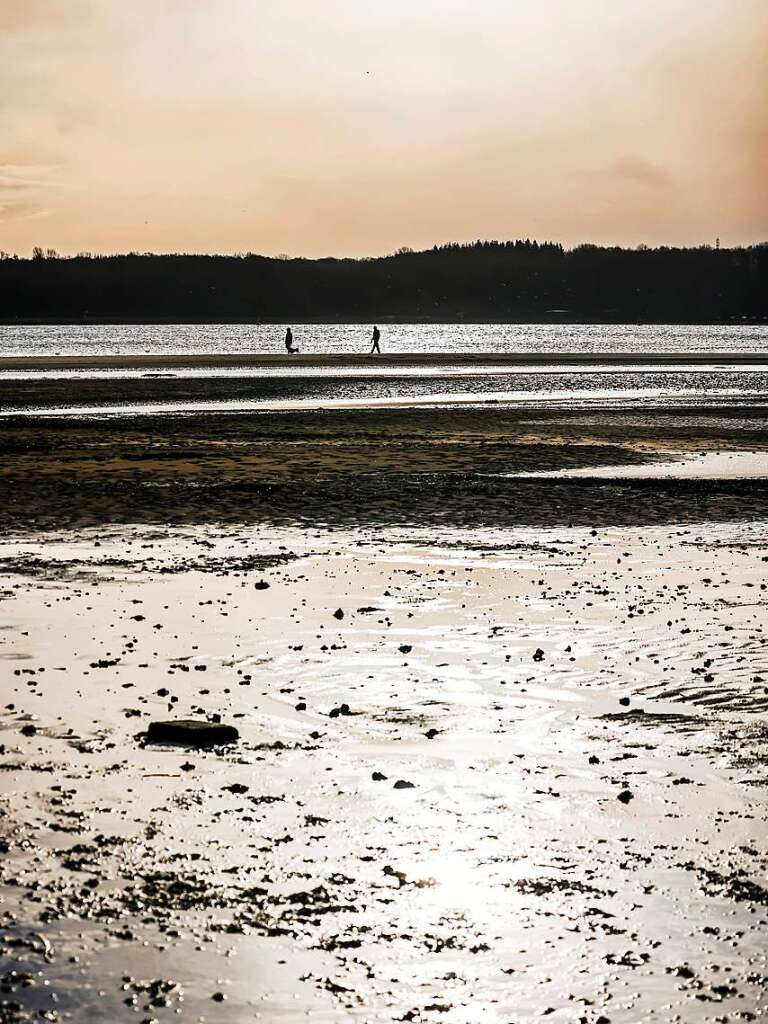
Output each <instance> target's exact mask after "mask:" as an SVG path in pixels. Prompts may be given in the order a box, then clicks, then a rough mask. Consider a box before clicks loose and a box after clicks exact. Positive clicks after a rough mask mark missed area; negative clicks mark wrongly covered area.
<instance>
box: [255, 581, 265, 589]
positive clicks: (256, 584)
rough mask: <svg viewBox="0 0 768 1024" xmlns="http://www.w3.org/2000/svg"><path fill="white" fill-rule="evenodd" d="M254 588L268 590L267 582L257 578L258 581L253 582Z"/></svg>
mask: <svg viewBox="0 0 768 1024" xmlns="http://www.w3.org/2000/svg"><path fill="white" fill-rule="evenodd" d="M253 589H254V590H269V583H267V581H266V580H259V582H258V583H254V585H253Z"/></svg>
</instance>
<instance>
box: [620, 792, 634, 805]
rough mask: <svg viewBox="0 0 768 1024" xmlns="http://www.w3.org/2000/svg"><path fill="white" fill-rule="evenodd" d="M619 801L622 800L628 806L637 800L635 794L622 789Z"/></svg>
mask: <svg viewBox="0 0 768 1024" xmlns="http://www.w3.org/2000/svg"><path fill="white" fill-rule="evenodd" d="M616 799H617V800H621V802H622V803H623V804H628V803H629V801H630V800H634V799H635V795H634V793H631V792H630V791H629V790H628V789H622V791H621V792H620V793H619V795H618V796H617V797H616Z"/></svg>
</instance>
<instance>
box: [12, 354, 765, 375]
mask: <svg viewBox="0 0 768 1024" xmlns="http://www.w3.org/2000/svg"><path fill="white" fill-rule="evenodd" d="M456 364H461V365H466V366H470V367H471V366H500V367H504V366H510V367H511V366H539V365H546V366H556V365H563V366H584V365H616V366H633V365H637V364H640V365H652V364H658V365H659V366H676V365H686V364H688V365H690V364H693V365H697V366H710V365H714V364H720V365H727V366H745V365H750V364H756V365H768V352H693V353H691V352H521V353H514V354H512V353H491V352H482V353H478V352H436V353H430V354H426V353H420V352H413V353H407V352H402V353H391V354H390V353H385V354H383V355H381V356H376V357H372V356H369V355H367V354H359V355H358V354H354V353H347V352H344V353H338V354H335V353H334V354H328V355H309V354H307V355H302V354H298V355H294V356H289V355H287V354H281V353H275V354H264V353H259V354H256V353H241V354H238V353H213V354H208V353H205V354H201V353H189V354H183V353H173V354H159V353H158V354H155V355H153V354H150V353H143V354H141V355H91V356H84V355H34V356H20V355H15V356H0V373H1V372H2V371H3V370H39V369H48V368H54V369H72V370H102V369H103V370H109V369H142V368H144V367H148V368H149V367H151V368H163V367H168V368H173V367H201V368H205V367H225V366H242V367H251V368H254V369H256V368H258V367H260V366H264V367H277V368H283V367H285V368H287V367H302V368H323V367H331V368H348V367H356V366H375V365H385V366H391V367H406V366H436V367H441V366H455V365H456Z"/></svg>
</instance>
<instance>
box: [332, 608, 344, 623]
mask: <svg viewBox="0 0 768 1024" xmlns="http://www.w3.org/2000/svg"><path fill="white" fill-rule="evenodd" d="M333 617H334V619H338V620H339V621H341V620H342V619H343V618H344V612H343V611H342V610H341V608H337V609H336V611H335V612H334V613H333Z"/></svg>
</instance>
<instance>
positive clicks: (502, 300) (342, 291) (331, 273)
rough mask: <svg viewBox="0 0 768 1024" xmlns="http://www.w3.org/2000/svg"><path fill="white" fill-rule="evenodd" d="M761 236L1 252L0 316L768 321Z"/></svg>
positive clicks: (767, 263)
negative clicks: (640, 242)
mask: <svg viewBox="0 0 768 1024" xmlns="http://www.w3.org/2000/svg"><path fill="white" fill-rule="evenodd" d="M767 318H768V243H765V244H761V245H756V246H750V247H748V248H738V249H720V248H711V247H709V246H705V247H700V248H695V249H675V248H666V247H665V248H657V249H651V248H647V247H645V246H640V247H639V248H637V249H620V248H604V247H599V246H594V245H581V246H578V247H577V248H575V249H570V250H568V249H564V248H563V246H562V245H558V244H556V243H552V242H543V243H542V242H532V241H528V240H526V241H514V242H475V243H472V244H466V245H463V244H449V245H441V246H435V247H434V248H433V249H428V250H425V251H423V252H413V251H411V250H410V249H401V250H399V251H398V252H396V253H393V254H392V255H390V256H383V257H377V258H372V259H314V260H310V259H292V258H288V257H277V258H271V257H267V256H258V255H255V254H253V253H246V254H243V255H236V256H193V255H165V256H158V255H152V254H149V253H146V254H140V253H128V254H127V255H120V256H94V255H92V254H89V253H81V254H79V255H77V256H73V257H62V256H59V255H58V254H57V253H56V252H54V251H53V250H50V249H48V250H43V249H36V250H35V252H34V254H33V256H32V258H31V259H20V258H18V257H16V256H11V255H9V254H8V253H0V320H3V321H5V322H13V321H36V320H40V321H54V322H68V321H69V322H91V321H96V322H98V321H106V322H109V321H124V322H131V321H133V322H148V321H159V322H162V321H169V322H173V321H176V322H179V321H181V322H195V321H200V322H204V321H213V322H215V321H225V322H227V321H228V322H240V321H242V322H254V321H313V320H314V321H323V320H327V321H353V322H356V321H363V322H374V321H382V322H386V321H421V320H435V321H468V322H473V321H474V322H478V321H593V322H618V323H621V322H637V321H641V322H642V321H644V322H672V323H675V322H677V323H680V322H693V323H718V322H725V323H728V322H734V321H738V322H744V321H746V322H763V321H766V319H767Z"/></svg>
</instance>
